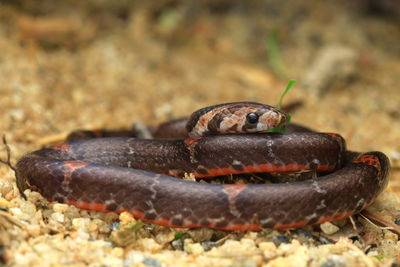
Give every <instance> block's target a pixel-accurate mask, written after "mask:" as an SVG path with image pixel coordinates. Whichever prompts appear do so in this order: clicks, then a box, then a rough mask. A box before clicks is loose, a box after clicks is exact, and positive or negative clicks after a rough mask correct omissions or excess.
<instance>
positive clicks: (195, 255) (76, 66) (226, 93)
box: [0, 0, 400, 266]
mask: <svg viewBox="0 0 400 267" xmlns="http://www.w3.org/2000/svg"><path fill="white" fill-rule="evenodd" d="M340 3H341V4H337V3H336V2H335V3H330V2H327V3H325V4H322V3H319V2H313V1H308V2H306V1H304V3H303V2H301V1H300V2H298V3H297V4H294V3H292V4H288V3H287V4H278V1H277V2H276V3H275V2H273V1H267V2H265V3H259V2H258V1H253V2H251V4H244V3H242V4H239V3H235V4H230V3H229V2H227V1H218V2H214V3H207V2H204V3H197V2H196V1H190V2H185V3H183V2H180V1H160V2H157V4H156V3H153V4H138V3H135V2H133V3H127V2H125V1H120V2H117V3H114V4H111V3H106V2H103V1H99V2H96V1H89V2H87V3H85V4H83V3H81V2H78V1H72V0H71V1H64V2H62V3H58V4H57V5H56V4H53V3H52V2H49V1H43V2H36V1H32V2H29V1H18V2H12V1H4V2H0V51H1V52H0V106H1V111H2V112H1V116H0V133H1V134H5V135H6V137H7V140H8V143H9V145H10V148H11V150H12V162H15V161H16V160H17V159H18V158H19V157H21V156H22V155H24V154H25V153H27V152H28V151H31V150H34V149H37V148H40V147H42V146H45V145H49V144H52V143H55V142H60V141H61V140H62V139H63V138H64V137H65V136H66V134H68V133H69V132H71V131H73V130H76V129H81V128H85V129H94V128H110V129H118V128H129V127H130V126H131V124H132V123H133V122H142V123H144V124H150V125H155V124H157V123H159V122H161V121H165V120H168V119H172V118H178V117H182V116H187V115H188V114H190V113H191V112H192V111H194V110H196V109H198V108H200V107H203V106H206V105H212V104H217V103H221V102H229V101H242V100H250V101H257V102H264V103H269V104H272V105H275V104H276V103H277V102H278V99H279V96H280V94H281V92H282V90H283V89H284V88H285V86H286V84H287V82H288V81H289V79H295V80H296V81H297V84H296V86H295V89H293V90H292V91H291V92H290V93H289V95H288V96H287V98H286V99H285V103H291V102H296V101H300V102H301V103H302V105H301V106H300V108H299V109H297V110H296V112H294V113H293V121H295V122H299V123H303V124H306V125H307V126H309V127H311V128H313V129H318V130H320V131H329V132H337V133H340V134H341V135H343V137H345V139H346V140H347V143H348V147H349V148H351V149H353V150H358V151H370V150H379V151H382V152H384V153H386V154H387V155H388V156H389V157H390V159H391V162H392V166H393V168H392V172H391V177H390V179H391V180H390V184H389V187H388V189H387V190H385V192H384V193H383V194H382V196H381V197H380V198H379V199H378V201H377V203H376V204H374V205H373V206H372V207H371V208H370V211H372V212H376V213H377V214H379V215H380V216H383V217H384V218H386V219H387V220H389V221H392V222H394V221H395V220H396V219H397V220H399V219H400V198H399V197H400V194H399V191H400V172H399V164H400V143H399V141H398V140H399V136H400V112H399V106H400V94H399V89H398V84H399V83H400V75H399V74H400V57H399V55H400V50H399V49H400V48H399V46H398V43H399V41H400V31H399V27H398V26H399V21H398V19H397V17H396V16H395V15H396V9H391V8H390V3H391V1H385V3H386V4H387V5H389V7H387V6H382V7H381V9H379V10H378V11H379V12H377V11H376V10H377V9H376V8H374V7H373V6H372V4H370V5H368V4H365V3H355V4H352V5H349V4H345V3H346V2H345V1H342V2H340ZM382 5H384V4H382ZM397 14H398V13H397ZM396 19H397V20H396ZM1 151H2V153H1V154H0V157H1V158H3V159H4V158H5V157H6V153H5V149H2V150H1ZM28 195H29V199H28V201H25V200H23V199H22V198H21V197H20V196H19V193H18V191H17V189H16V185H15V176H14V173H13V172H12V171H11V170H9V169H8V168H7V167H6V166H4V165H0V207H2V210H0V212H1V213H0V231H1V235H0V259H2V260H0V266H1V265H2V264H6V265H10V266H21V265H31V266H32V265H39V264H41V265H42V264H43V263H46V264H48V265H53V266H54V265H68V266H85V265H88V264H92V265H93V266H108V265H126V266H167V265H174V266H177V265H182V266H189V265H190V266H194V265H199V266H206V265H210V264H211V265H213V266H214V265H215V266H261V265H265V266H281V265H286V266H290V265H293V264H296V265H298V266H308V265H310V266H344V265H346V264H347V265H351V264H358V265H359V266H378V265H388V266H389V265H390V264H392V263H397V264H400V253H399V250H400V242H399V241H398V235H397V234H396V233H394V232H392V231H390V230H387V229H382V228H379V227H377V226H374V225H372V224H370V223H369V222H367V221H366V220H365V219H363V218H361V217H356V218H354V219H355V220H356V222H357V227H358V228H357V230H354V229H353V228H352V227H351V224H350V223H349V222H348V221H344V222H340V223H338V226H339V228H340V230H339V231H338V232H337V233H335V234H333V235H327V234H326V233H324V232H323V231H321V230H320V229H319V228H318V227H316V228H312V227H309V228H306V229H302V231H300V232H299V231H298V230H297V231H282V232H276V231H269V230H266V231H263V232H261V233H230V232H220V231H212V230H179V231H177V230H175V229H168V228H163V227H158V226H152V225H142V224H141V223H140V222H135V221H134V219H133V218H131V217H130V216H129V215H128V214H122V215H120V216H119V217H118V215H115V214H100V213H95V212H87V211H81V210H78V209H76V208H74V207H69V206H66V205H61V204H49V203H47V202H46V201H45V200H43V199H42V198H41V197H40V196H39V195H38V194H36V193H29V194H28ZM178 232H179V233H184V234H177V233H178ZM322 238H325V240H326V241H327V242H325V241H324V240H323V239H322ZM324 243H329V244H324ZM393 266H397V265H393Z"/></svg>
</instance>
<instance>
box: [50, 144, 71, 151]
mask: <svg viewBox="0 0 400 267" xmlns="http://www.w3.org/2000/svg"><path fill="white" fill-rule="evenodd" d="M70 147H71V146H70V145H68V144H59V145H55V146H52V147H50V148H51V149H54V150H59V151H69V149H70Z"/></svg>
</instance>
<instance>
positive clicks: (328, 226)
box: [320, 222, 339, 235]
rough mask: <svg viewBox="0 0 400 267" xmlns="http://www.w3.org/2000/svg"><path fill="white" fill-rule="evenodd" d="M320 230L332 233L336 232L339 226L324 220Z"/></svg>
mask: <svg viewBox="0 0 400 267" xmlns="http://www.w3.org/2000/svg"><path fill="white" fill-rule="evenodd" d="M320 227H321V230H322V232H324V233H325V234H327V235H332V234H334V233H336V232H337V231H339V227H337V226H336V225H334V224H333V223H331V222H326V223H323V224H321V225H320Z"/></svg>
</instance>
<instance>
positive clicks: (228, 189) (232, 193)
mask: <svg viewBox="0 0 400 267" xmlns="http://www.w3.org/2000/svg"><path fill="white" fill-rule="evenodd" d="M246 188H247V185H245V184H224V185H222V191H224V193H226V194H227V195H228V196H229V198H235V197H236V196H237V195H239V193H240V192H242V191H243V190H245V189H246Z"/></svg>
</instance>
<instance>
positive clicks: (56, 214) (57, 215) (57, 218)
mask: <svg viewBox="0 0 400 267" xmlns="http://www.w3.org/2000/svg"><path fill="white" fill-rule="evenodd" d="M51 218H52V219H53V220H55V221H56V222H60V223H62V222H64V220H65V217H64V214H62V213H59V212H54V213H53V214H51Z"/></svg>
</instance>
